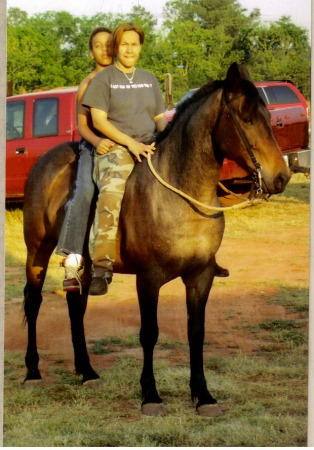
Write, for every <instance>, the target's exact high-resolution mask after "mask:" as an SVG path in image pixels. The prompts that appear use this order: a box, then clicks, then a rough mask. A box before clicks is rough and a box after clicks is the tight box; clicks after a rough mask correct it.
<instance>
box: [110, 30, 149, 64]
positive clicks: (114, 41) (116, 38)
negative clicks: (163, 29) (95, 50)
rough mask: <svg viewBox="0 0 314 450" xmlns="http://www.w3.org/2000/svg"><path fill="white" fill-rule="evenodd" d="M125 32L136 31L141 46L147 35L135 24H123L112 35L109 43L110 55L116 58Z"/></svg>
mask: <svg viewBox="0 0 314 450" xmlns="http://www.w3.org/2000/svg"><path fill="white" fill-rule="evenodd" d="M125 31H135V33H137V34H138V35H139V37H140V44H141V45H143V43H144V39H145V33H144V31H143V30H142V28H141V27H139V26H138V25H136V24H134V23H122V24H121V25H119V26H118V27H117V28H116V29H115V30H114V32H113V33H112V35H111V38H110V42H109V53H110V55H111V56H113V57H114V56H115V55H116V54H117V53H118V48H119V45H120V42H121V39H122V34H123V33H124V32H125Z"/></svg>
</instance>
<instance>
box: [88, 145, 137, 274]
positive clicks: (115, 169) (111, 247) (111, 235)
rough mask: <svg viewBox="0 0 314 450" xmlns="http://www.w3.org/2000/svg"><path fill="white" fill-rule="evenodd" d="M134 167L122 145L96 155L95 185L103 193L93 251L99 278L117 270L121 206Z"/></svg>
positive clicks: (93, 233)
mask: <svg viewBox="0 0 314 450" xmlns="http://www.w3.org/2000/svg"><path fill="white" fill-rule="evenodd" d="M134 164H135V162H134V159H133V156H132V155H131V153H130V152H129V151H128V150H127V149H126V148H124V147H122V146H120V145H116V146H114V147H112V149H111V150H110V152H108V153H106V154H105V155H96V156H95V164H94V182H95V183H96V184H97V187H98V189H99V194H98V200H97V207H96V214H95V219H94V222H93V226H92V230H91V234H90V240H89V251H90V254H91V258H92V261H93V275H94V276H96V277H101V276H103V275H104V272H106V271H112V270H113V262H114V259H115V253H116V239H117V233H118V223H119V215H120V210H121V203H122V199H123V195H124V191H125V184H126V181H127V179H128V177H129V176H130V174H131V172H132V170H133V167H134Z"/></svg>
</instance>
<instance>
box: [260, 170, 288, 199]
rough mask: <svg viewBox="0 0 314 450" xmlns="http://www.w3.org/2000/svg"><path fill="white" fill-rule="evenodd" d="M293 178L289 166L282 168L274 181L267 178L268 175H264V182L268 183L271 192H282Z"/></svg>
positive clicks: (267, 186) (268, 189)
mask: <svg viewBox="0 0 314 450" xmlns="http://www.w3.org/2000/svg"><path fill="white" fill-rule="evenodd" d="M290 178H291V172H290V169H289V168H288V167H287V168H285V169H282V170H281V171H280V172H279V173H278V174H277V175H276V177H275V178H274V179H273V181H272V182H270V181H269V180H267V177H264V176H263V179H264V183H265V185H266V188H267V191H268V193H269V194H280V193H281V192H283V191H284V190H285V187H286V186H287V184H288V183H289V181H290Z"/></svg>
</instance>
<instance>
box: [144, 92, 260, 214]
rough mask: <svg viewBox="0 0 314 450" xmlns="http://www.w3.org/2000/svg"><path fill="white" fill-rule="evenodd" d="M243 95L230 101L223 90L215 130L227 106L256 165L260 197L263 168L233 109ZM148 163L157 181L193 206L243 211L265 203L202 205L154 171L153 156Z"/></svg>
mask: <svg viewBox="0 0 314 450" xmlns="http://www.w3.org/2000/svg"><path fill="white" fill-rule="evenodd" d="M242 95H243V94H240V95H236V96H235V97H233V98H232V99H231V100H230V99H229V97H228V95H227V93H226V91H225V90H223V97H222V101H221V106H220V110H219V113H218V117H217V121H216V124H215V127H214V129H215V130H216V129H217V128H218V125H219V122H220V119H221V117H222V114H223V111H224V109H225V107H226V105H227V106H228V109H229V112H230V115H231V118H232V120H233V122H234V124H235V126H236V128H237V130H238V133H239V134H240V137H241V139H242V141H243V143H244V145H245V147H246V149H247V151H248V153H249V155H250V157H251V159H252V162H253V164H254V167H255V170H254V175H255V176H254V177H253V178H254V180H253V181H254V182H255V184H256V186H257V194H259V195H260V194H262V193H263V191H262V173H261V172H262V167H261V165H260V164H259V162H258V161H257V159H256V157H255V155H254V154H253V152H252V149H251V146H250V143H249V141H248V139H247V137H246V136H245V134H244V133H243V130H242V129H241V127H240V125H239V122H238V121H237V119H236V116H235V114H234V112H233V109H232V108H231V103H232V102H233V101H234V100H237V99H238V98H239V97H242ZM223 100H224V102H223ZM147 162H148V166H149V168H150V170H151V172H152V173H153V175H154V176H155V177H156V178H157V180H158V181H159V182H160V183H161V184H162V185H163V186H165V187H166V188H168V189H170V190H171V191H173V192H176V193H177V194H179V195H181V197H184V198H186V199H187V200H189V201H190V202H191V203H193V204H195V205H197V206H200V207H201V208H205V209H209V210H212V211H228V210H231V209H243V208H246V207H248V206H253V205H257V204H260V203H262V201H263V199H262V198H258V199H254V200H246V199H245V200H244V201H243V202H242V203H238V204H236V205H232V206H221V207H219V206H210V205H206V204H205V203H202V202H199V201H198V200H195V199H194V198H193V197H190V196H189V195H187V194H185V193H184V192H182V191H180V190H179V189H176V188H175V187H173V186H171V185H170V184H168V183H167V182H166V181H165V180H163V179H162V178H161V177H160V176H159V175H158V173H157V172H156V171H155V169H154V167H153V165H152V161H151V155H150V154H148V155H147ZM229 192H231V191H229Z"/></svg>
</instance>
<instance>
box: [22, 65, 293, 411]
mask: <svg viewBox="0 0 314 450" xmlns="http://www.w3.org/2000/svg"><path fill="white" fill-rule="evenodd" d="M224 157H226V158H228V159H231V160H234V161H236V162H237V164H239V165H240V166H241V167H243V168H244V169H245V170H247V171H248V172H249V173H251V174H253V177H254V178H255V179H256V182H257V183H258V182H259V183H260V184H259V189H263V191H264V192H266V193H268V194H274V193H279V192H282V191H283V190H284V188H285V186H286V184H287V183H288V181H289V179H290V171H289V169H288V168H287V166H286V164H285V162H284V159H283V157H282V154H281V151H280V149H279V147H278V145H277V143H276V141H275V139H274V136H273V133H272V128H271V125H270V114H269V112H268V111H267V108H266V107H265V105H264V104H263V101H262V100H261V98H260V97H259V95H258V92H257V90H256V88H255V87H254V85H253V84H252V82H251V81H250V78H249V74H248V72H247V70H246V68H245V67H244V66H240V67H238V65H237V64H233V65H231V66H230V68H229V70H228V74H227V77H226V80H224V81H216V82H212V83H209V84H207V85H205V86H204V87H203V88H201V89H200V90H199V91H197V93H196V94H195V95H194V96H193V97H192V99H190V100H188V101H187V102H186V103H185V104H183V105H182V106H181V107H180V108H179V110H178V111H177V113H176V116H175V117H174V119H173V121H172V122H171V123H170V124H169V125H168V126H167V128H166V129H165V131H164V132H163V133H162V134H161V135H160V136H159V138H158V140H157V150H156V152H155V155H154V156H153V158H152V163H153V166H154V168H155V170H156V171H157V172H158V173H159V175H160V176H161V177H162V178H163V179H164V180H166V181H167V183H169V184H171V185H172V186H173V187H174V188H176V189H178V190H180V191H182V192H184V193H186V194H188V195H189V196H191V197H193V198H194V199H196V200H198V201H200V202H203V203H206V204H207V205H212V206H213V207H219V206H220V205H219V201H218V199H217V183H218V180H219V174H220V171H221V166H222V162H223V159H224ZM77 158H78V153H77V144H75V143H69V144H64V145H60V146H58V147H56V148H54V149H52V150H51V151H49V152H48V153H46V154H45V155H43V156H42V157H41V158H40V159H39V160H38V162H37V163H36V164H35V166H34V167H33V169H32V170H31V172H30V175H29V177H28V180H27V184H26V188H25V196H24V235H25V242H26V245H27V252H28V253H27V265H26V272H27V284H26V286H25V290H24V292H25V303H24V306H25V315H26V320H27V323H28V339H29V340H28V347H27V353H26V358H25V361H26V366H27V370H28V371H27V376H26V379H25V382H32V381H34V380H40V379H41V376H40V372H39V370H38V362H39V356H38V352H37V347H36V319H37V316H38V312H39V308H40V304H41V301H42V296H41V291H42V286H43V283H44V279H45V275H46V270H47V265H48V261H49V258H50V255H51V253H52V252H53V250H54V248H55V246H56V243H57V240H58V236H59V232H60V228H61V224H62V220H63V217H64V205H65V203H66V202H67V200H68V199H69V198H70V197H71V195H72V191H73V186H74V181H75V176H76V168H77ZM257 174H260V176H258V175H257ZM91 220H92V218H91ZM119 226H120V230H121V240H120V244H119V248H118V249H117V250H118V255H117V262H116V264H115V267H114V270H115V271H116V272H118V273H134V274H136V285H137V292H138V299H139V304H140V311H141V330H140V341H141V345H142V347H143V352H144V365H143V371H142V376H141V385H142V392H143V397H144V401H143V404H142V410H143V412H144V413H145V414H149V415H157V414H161V413H163V412H164V411H165V407H164V406H163V403H162V400H161V398H160V397H159V395H158V392H157V389H156V384H155V378H154V373H153V350H154V346H155V344H156V342H157V338H158V324H157V303H158V295H159V290H160V288H161V286H162V285H164V284H165V283H167V282H169V281H170V280H173V279H174V278H177V277H181V278H182V280H183V282H184V284H185V286H186V303H187V312H188V340H189V345H190V368H191V378H190V388H191V392H192V398H197V400H198V403H197V410H198V412H199V413H200V414H204V415H209V416H215V415H220V414H221V410H220V408H219V406H218V405H217V402H216V400H215V399H214V398H213V397H212V396H211V394H210V393H209V391H208V389H207V386H206V381H205V376H204V371H203V340H204V316H205V306H206V303H207V299H208V295H209V292H210V289H211V286H212V282H213V279H214V276H215V266H216V263H215V255H216V253H217V251H218V249H219V246H220V244H221V241H222V237H223V232H224V216H223V212H221V211H219V210H217V211H216V210H214V211H211V210H208V209H206V208H204V207H202V206H195V205H194V204H193V203H191V202H190V201H189V200H187V199H186V198H183V197H182V196H180V195H178V194H177V193H175V192H173V191H171V190H169V189H168V188H166V187H164V186H163V185H162V184H161V183H160V182H159V181H158V180H157V179H156V178H155V176H154V175H153V174H152V172H151V170H150V168H149V166H148V164H147V161H146V160H145V161H144V162H142V163H138V164H136V166H135V168H134V170H133V172H132V174H131V176H130V178H129V179H128V182H127V186H126V192H125V196H124V199H123V203H122V210H121V216H120V225H119ZM86 244H87V239H86ZM119 252H120V254H119ZM85 260H86V267H85V274H84V277H83V280H82V285H83V291H82V295H80V294H79V293H73V292H72V293H71V292H69V293H68V294H67V302H68V307H69V315H70V320H71V330H72V341H73V346H74V355H75V368H76V371H77V372H78V373H80V374H82V375H83V382H84V383H92V382H93V381H95V380H97V379H99V376H98V375H97V374H96V372H95V371H94V370H93V369H92V367H91V365H90V361H89V357H88V353H87V349H86V343H85V335H84V326H83V317H84V313H85V309H86V305H87V297H88V288H89V283H90V265H91V263H90V259H89V256H88V252H87V245H85Z"/></svg>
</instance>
